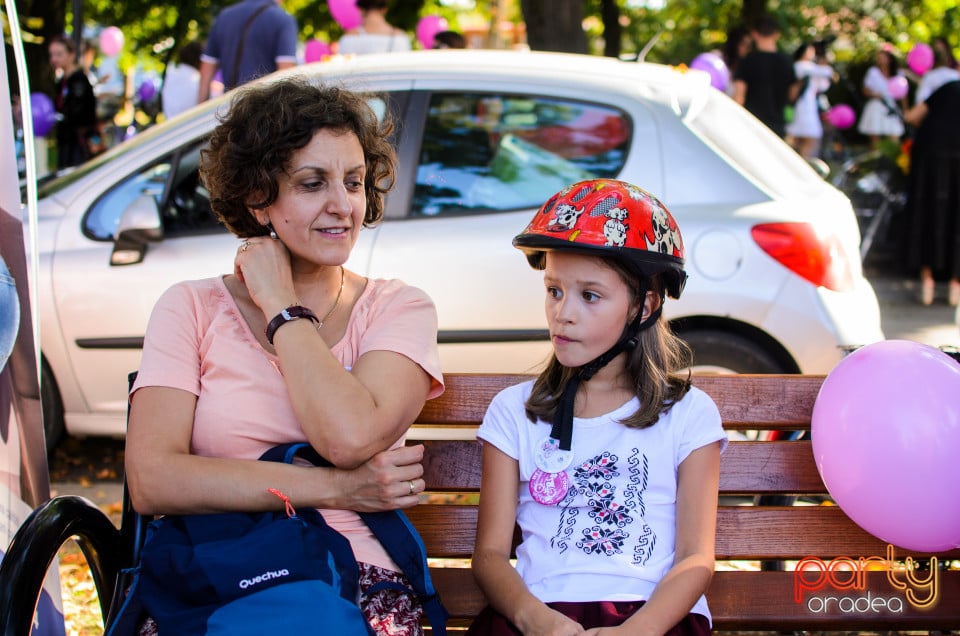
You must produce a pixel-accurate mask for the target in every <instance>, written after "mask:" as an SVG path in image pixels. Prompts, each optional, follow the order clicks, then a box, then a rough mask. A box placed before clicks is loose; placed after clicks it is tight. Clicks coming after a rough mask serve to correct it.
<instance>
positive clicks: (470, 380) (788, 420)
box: [417, 374, 823, 430]
mask: <svg viewBox="0 0 960 636" xmlns="http://www.w3.org/2000/svg"><path fill="white" fill-rule="evenodd" d="M783 377H785V376H778V375H754V376H750V375H740V376H724V375H709V376H707V375H704V376H694V378H693V384H694V386H696V387H698V388H700V389H702V390H704V391H706V392H707V393H708V394H710V396H711V397H713V399H714V401H715V402H716V403H717V408H718V409H720V416H721V417H722V419H723V422H724V426H725V427H726V428H728V429H744V430H749V429H775V430H794V429H798V430H799V429H804V428H809V426H810V413H811V412H812V410H813V403H814V401H815V400H816V398H817V393H818V392H819V390H820V385H821V384H822V383H823V378H822V377H820V376H786V377H790V378H791V380H790V381H789V382H786V383H785V382H783ZM532 378H533V376H531V375H522V374H518V375H495V374H473V375H465V374H448V375H445V376H444V381H445V382H446V386H447V391H446V392H445V393H444V394H443V395H440V396H439V397H437V398H435V399H433V400H430V401H429V402H427V403H426V405H425V406H424V407H423V410H422V411H421V413H420V416H419V417H418V418H417V421H418V422H419V423H422V424H441V425H455V424H477V423H479V422H480V421H481V420H482V419H483V414H484V413H485V412H486V410H487V405H489V404H490V400H491V399H493V397H494V396H495V395H496V394H497V393H499V392H500V391H501V390H503V389H505V388H506V387H508V386H512V385H514V384H518V383H520V382H524V381H526V380H530V379H532Z"/></svg>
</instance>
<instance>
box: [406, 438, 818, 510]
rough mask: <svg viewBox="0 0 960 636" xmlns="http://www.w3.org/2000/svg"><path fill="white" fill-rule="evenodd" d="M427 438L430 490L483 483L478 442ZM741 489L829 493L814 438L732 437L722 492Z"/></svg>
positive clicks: (722, 467) (466, 487) (476, 486)
mask: <svg viewBox="0 0 960 636" xmlns="http://www.w3.org/2000/svg"><path fill="white" fill-rule="evenodd" d="M471 437H472V435H471ZM424 444H425V446H426V447H427V452H426V460H425V462H424V479H425V480H426V482H427V490H437V491H451V492H455V491H461V490H477V489H479V488H480V443H479V442H477V441H474V440H465V441H459V440H440V441H426V442H424ZM758 466H759V467H762V470H758V469H757V468H758ZM743 493H750V494H795V495H804V494H824V493H826V489H825V488H824V486H823V482H822V481H821V479H820V474H819V473H818V472H817V468H816V465H815V464H814V462H813V454H812V451H811V449H810V442H804V441H798V442H736V441H735V442H731V443H730V445H729V446H728V447H727V450H726V452H724V454H723V456H722V458H721V461H720V494H721V495H730V494H743Z"/></svg>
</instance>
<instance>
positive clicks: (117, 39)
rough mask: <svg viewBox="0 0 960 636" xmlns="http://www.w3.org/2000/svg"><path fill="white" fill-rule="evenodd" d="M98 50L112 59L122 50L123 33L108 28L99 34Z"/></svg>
mask: <svg viewBox="0 0 960 636" xmlns="http://www.w3.org/2000/svg"><path fill="white" fill-rule="evenodd" d="M100 50H101V51H103V54H104V55H106V56H107V57H113V56H114V55H116V54H118V53H119V52H120V51H121V50H123V31H121V30H120V29H118V28H117V27H115V26H109V27H107V28H106V29H104V30H103V31H101V32H100Z"/></svg>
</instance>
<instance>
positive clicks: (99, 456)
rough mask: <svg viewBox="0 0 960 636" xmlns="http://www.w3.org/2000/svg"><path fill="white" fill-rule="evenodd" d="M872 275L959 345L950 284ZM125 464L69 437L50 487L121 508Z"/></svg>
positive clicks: (944, 340)
mask: <svg viewBox="0 0 960 636" xmlns="http://www.w3.org/2000/svg"><path fill="white" fill-rule="evenodd" d="M867 276H868V278H869V279H870V281H871V283H873V286H874V289H875V290H876V292H877V297H878V299H879V301H880V312H881V320H882V326H883V331H884V333H885V334H886V336H887V338H890V339H905V340H914V341H916V342H922V343H924V344H928V345H931V346H934V347H941V346H952V347H957V348H960V328H958V327H957V325H956V323H955V322H954V315H955V312H954V309H953V308H951V307H949V306H947V304H946V293H947V292H946V285H940V286H939V287H938V288H937V298H936V301H935V302H934V304H933V305H930V306H928V307H924V306H922V305H920V304H919V303H918V302H917V301H916V298H917V294H918V284H917V283H916V281H913V280H907V279H904V278H903V277H900V276H893V275H889V274H884V273H882V272H869V271H868V272H867ZM122 464H123V443H122V442H121V441H118V440H102V439H99V440H77V439H68V440H66V441H65V442H64V443H63V444H61V446H60V448H58V449H57V451H56V453H55V456H54V457H53V458H52V460H51V464H50V474H51V481H52V486H51V488H52V490H53V491H54V494H76V495H82V496H84V497H87V498H89V499H91V500H93V501H95V502H96V503H97V504H98V505H101V506H103V507H105V508H107V509H109V511H110V512H119V502H120V499H121V494H122V493H121V487H120V480H121V478H122V470H123V465H122Z"/></svg>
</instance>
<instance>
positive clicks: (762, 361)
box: [678, 329, 789, 373]
mask: <svg viewBox="0 0 960 636" xmlns="http://www.w3.org/2000/svg"><path fill="white" fill-rule="evenodd" d="M678 335H679V336H680V337H681V338H683V339H684V340H685V341H686V342H687V344H689V345H690V348H691V349H693V369H694V372H696V373H789V370H787V369H784V368H783V365H781V364H780V363H779V362H778V361H777V359H776V358H775V357H774V356H773V355H772V354H770V353H769V352H768V351H766V350H765V349H763V348H761V347H760V345H758V344H757V343H755V342H753V341H752V340H748V339H747V338H745V337H743V336H741V335H738V334H735V333H730V332H728V331H720V330H716V329H698V330H695V331H688V332H681V333H680V334H678Z"/></svg>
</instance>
